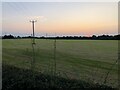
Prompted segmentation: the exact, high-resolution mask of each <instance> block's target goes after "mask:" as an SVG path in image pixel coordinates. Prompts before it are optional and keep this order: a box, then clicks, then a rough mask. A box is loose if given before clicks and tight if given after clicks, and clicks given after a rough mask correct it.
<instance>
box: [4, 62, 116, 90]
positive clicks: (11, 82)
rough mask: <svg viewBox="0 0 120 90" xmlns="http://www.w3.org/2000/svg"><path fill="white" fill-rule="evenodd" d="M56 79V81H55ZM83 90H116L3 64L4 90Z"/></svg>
mask: <svg viewBox="0 0 120 90" xmlns="http://www.w3.org/2000/svg"><path fill="white" fill-rule="evenodd" d="M54 78H55V79H54ZM53 88H54V89H70V88H74V89H82V90H86V88H94V89H105V90H115V89H114V88H112V87H110V86H106V85H99V84H94V83H88V82H85V81H81V80H75V79H65V78H63V77H60V76H59V77H58V76H50V75H45V74H43V73H40V72H35V71H34V72H33V71H31V70H29V69H20V68H17V67H14V66H11V65H5V64H3V86H2V89H3V90H16V89H26V90H29V89H40V90H42V89H43V90H44V89H48V90H53Z"/></svg>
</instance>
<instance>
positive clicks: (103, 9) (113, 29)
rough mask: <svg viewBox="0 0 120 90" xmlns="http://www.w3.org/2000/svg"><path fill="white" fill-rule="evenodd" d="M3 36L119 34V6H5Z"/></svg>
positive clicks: (58, 4)
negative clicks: (33, 28) (34, 21)
mask: <svg viewBox="0 0 120 90" xmlns="http://www.w3.org/2000/svg"><path fill="white" fill-rule="evenodd" d="M2 5H3V7H2V14H3V16H2V21H3V29H2V33H3V35H4V34H13V35H20V36H24V35H31V34H32V24H31V23H30V22H29V21H30V20H33V19H35V20H37V22H36V23H35V34H36V36H39V35H40V36H41V35H45V34H46V33H47V34H48V35H50V36H54V34H55V33H56V34H57V35H60V36H61V35H82V36H83V35H85V36H90V35H93V34H94V35H102V34H110V35H114V34H118V5H117V3H114V2H4V3H3V4H2Z"/></svg>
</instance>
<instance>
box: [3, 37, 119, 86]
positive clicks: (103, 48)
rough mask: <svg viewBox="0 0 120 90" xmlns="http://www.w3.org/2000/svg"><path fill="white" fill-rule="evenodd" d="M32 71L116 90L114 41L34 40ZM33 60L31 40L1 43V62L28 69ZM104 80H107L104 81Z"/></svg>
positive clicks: (115, 48)
mask: <svg viewBox="0 0 120 90" xmlns="http://www.w3.org/2000/svg"><path fill="white" fill-rule="evenodd" d="M34 54H35V55H34V56H35V62H34V63H32V65H33V66H34V70H35V71H38V72H42V73H45V74H53V72H54V71H55V69H54V68H55V62H56V74H57V75H60V76H61V77H64V78H70V79H77V80H84V81H90V82H94V83H100V84H103V83H104V82H105V79H106V82H105V84H106V85H109V86H112V87H117V85H118V83H117V82H118V63H116V60H117V59H118V41H117V40H57V41H56V53H55V54H56V59H54V40H49V39H48V40H46V39H36V44H35V53H34ZM32 59H33V51H32V44H31V39H9V40H8V39H4V40H2V60H3V61H2V62H3V63H4V64H7V65H13V66H15V67H18V68H22V69H30V68H31V61H32ZM106 77H107V78H106Z"/></svg>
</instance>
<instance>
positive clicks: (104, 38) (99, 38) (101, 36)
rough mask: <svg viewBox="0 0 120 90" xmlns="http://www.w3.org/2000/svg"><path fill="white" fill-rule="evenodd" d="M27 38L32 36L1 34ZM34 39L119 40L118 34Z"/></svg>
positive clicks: (9, 36)
mask: <svg viewBox="0 0 120 90" xmlns="http://www.w3.org/2000/svg"><path fill="white" fill-rule="evenodd" d="M28 38H33V37H31V36H26V37H20V36H17V37H16V36H13V35H4V36H2V39H28ZM35 38H36V39H75V40H82V39H83V40H120V35H114V36H112V35H100V36H96V35H93V36H91V37H86V36H62V37H59V36H57V37H44V36H42V37H35Z"/></svg>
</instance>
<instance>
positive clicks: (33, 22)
mask: <svg viewBox="0 0 120 90" xmlns="http://www.w3.org/2000/svg"><path fill="white" fill-rule="evenodd" d="M30 22H32V27H33V42H32V44H35V29H34V24H35V22H37V20H30Z"/></svg>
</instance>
